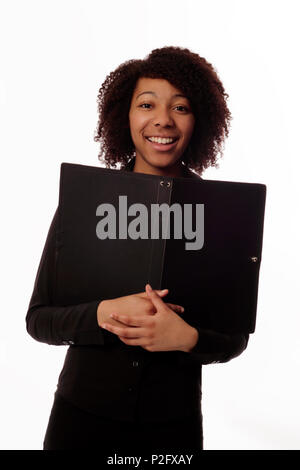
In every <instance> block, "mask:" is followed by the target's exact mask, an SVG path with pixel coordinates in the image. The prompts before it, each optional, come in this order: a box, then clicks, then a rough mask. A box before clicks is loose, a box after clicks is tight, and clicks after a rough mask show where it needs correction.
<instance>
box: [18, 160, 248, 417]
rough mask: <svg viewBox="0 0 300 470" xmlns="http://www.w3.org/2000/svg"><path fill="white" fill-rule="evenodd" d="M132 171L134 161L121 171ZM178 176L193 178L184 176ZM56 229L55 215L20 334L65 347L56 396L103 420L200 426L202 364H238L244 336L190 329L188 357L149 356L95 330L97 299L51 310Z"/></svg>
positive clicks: (245, 340)
mask: <svg viewBox="0 0 300 470" xmlns="http://www.w3.org/2000/svg"><path fill="white" fill-rule="evenodd" d="M133 167H134V159H133V160H131V162H129V164H128V165H127V166H126V167H125V171H132V170H133ZM184 174H185V176H186V177H190V178H199V176H198V175H196V174H195V173H193V172H191V171H190V170H188V169H187V168H185V170H184ZM57 223H58V220H57V210H56V212H55V214H54V217H53V220H52V223H51V226H50V229H49V232H48V236H47V239H46V243H45V247H44V250H43V253H42V257H41V260H40V264H39V267H38V271H37V275H36V279H35V283H34V288H33V293H32V296H31V299H30V303H29V307H28V312H27V315H26V327H27V331H28V333H29V334H30V335H31V336H32V337H33V338H34V339H36V340H37V341H41V342H43V343H47V344H50V345H69V348H68V350H67V354H66V357H65V361H64V365H63V369H62V371H61V373H60V375H59V379H58V384H57V390H56V393H58V394H60V395H62V396H63V397H64V398H65V399H66V400H68V401H69V402H70V403H73V404H74V405H76V406H78V407H79V408H81V409H83V410H85V411H88V412H91V413H93V414H95V415H98V416H102V417H108V418H111V419H118V420H125V421H133V420H135V419H138V420H140V421H143V422H150V421H151V422H154V421H155V422H163V421H171V420H178V419H181V418H189V417H192V416H195V414H196V415H198V416H199V418H200V419H201V418H202V414H201V366H202V364H209V363H212V362H227V361H229V360H230V359H232V358H234V357H236V356H238V355H239V354H241V352H242V351H243V350H244V349H245V348H246V346H247V343H248V339H249V335H247V334H236V335H227V334H221V333H217V332H214V331H210V330H203V329H201V328H200V327H199V326H197V324H193V326H194V327H196V328H197V330H198V333H199V339H198V342H197V344H196V345H195V347H194V348H193V350H192V351H191V352H189V353H186V352H182V351H163V352H160V351H159V352H158V351H157V352H150V351H147V350H145V349H143V348H142V347H140V346H129V345H126V344H124V343H122V341H120V340H119V338H118V337H117V336H116V335H114V334H112V333H110V332H109V331H107V330H104V329H102V328H101V327H99V325H98V322H97V307H98V304H99V302H101V301H102V300H104V299H103V298H102V297H101V292H99V299H97V300H93V301H91V302H88V303H84V304H79V305H70V306H57V305H53V296H52V286H53V284H54V275H55V270H56V261H57V255H58V253H59V250H60V242H59V236H58V233H57ZM103 269H105V266H103ZM165 287H166V288H167V287H168V286H165ZM166 301H167V297H166ZM183 318H184V316H183Z"/></svg>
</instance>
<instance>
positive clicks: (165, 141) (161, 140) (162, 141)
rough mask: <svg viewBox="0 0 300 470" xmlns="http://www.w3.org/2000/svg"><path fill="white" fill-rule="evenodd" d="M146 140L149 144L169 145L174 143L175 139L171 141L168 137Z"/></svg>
mask: <svg viewBox="0 0 300 470" xmlns="http://www.w3.org/2000/svg"><path fill="white" fill-rule="evenodd" d="M147 138H148V140H150V141H151V142H155V143H157V144H171V143H172V142H174V140H175V139H171V138H170V137H163V138H161V137H147Z"/></svg>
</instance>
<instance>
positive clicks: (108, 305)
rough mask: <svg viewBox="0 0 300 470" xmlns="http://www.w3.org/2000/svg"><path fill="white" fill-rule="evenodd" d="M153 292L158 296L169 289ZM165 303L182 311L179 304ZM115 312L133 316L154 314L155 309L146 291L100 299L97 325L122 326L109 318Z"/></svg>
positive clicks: (174, 309)
mask: <svg viewBox="0 0 300 470" xmlns="http://www.w3.org/2000/svg"><path fill="white" fill-rule="evenodd" d="M155 292H156V293H157V295H158V296H159V297H164V296H166V295H167V294H168V292H169V291H168V289H163V290H156V291H155ZM166 305H168V306H169V308H170V309H172V310H173V311H174V312H178V313H182V312H183V311H184V308H183V307H181V306H180V305H175V304H170V303H167V304H166ZM116 312H117V313H118V314H120V315H126V316H127V317H133V316H137V315H154V314H155V312H156V309H155V307H154V305H153V303H152V302H151V300H150V298H149V296H148V295H147V293H146V292H139V293H137V294H132V295H126V296H124V297H117V298H116V299H110V300H102V302H100V303H99V305H98V309H97V320H98V325H99V326H102V325H103V324H104V323H106V324H110V325H115V326H123V324H122V323H120V322H119V321H117V320H113V319H112V318H111V316H110V315H111V314H112V313H116Z"/></svg>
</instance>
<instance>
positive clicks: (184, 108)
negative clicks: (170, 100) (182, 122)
mask: <svg viewBox="0 0 300 470" xmlns="http://www.w3.org/2000/svg"><path fill="white" fill-rule="evenodd" d="M176 108H181V109H180V110H179V111H188V108H186V107H185V106H181V105H178V106H176Z"/></svg>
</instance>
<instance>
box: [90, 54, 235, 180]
mask: <svg viewBox="0 0 300 470" xmlns="http://www.w3.org/2000/svg"><path fill="white" fill-rule="evenodd" d="M141 77H145V78H161V79H165V80H168V82H169V83H171V84H172V85H173V86H174V87H176V88H178V89H179V90H181V91H182V92H183V93H184V94H185V95H186V96H187V98H188V99H189V101H190V104H191V107H192V111H193V114H194V116H195V126H194V131H193V135H192V137H191V139H190V142H189V145H188V147H187V148H186V151H185V152H184V154H183V156H182V157H181V160H182V162H183V163H184V164H185V165H186V166H187V167H188V168H190V169H192V170H195V171H196V172H197V173H199V174H201V173H202V172H203V170H204V169H206V168H208V167H209V166H218V165H217V157H218V154H219V153H220V155H221V156H223V144H224V140H225V137H228V132H229V126H230V120H231V113H230V111H229V109H228V107H227V103H226V100H227V98H228V95H227V93H225V90H224V87H223V84H222V83H221V81H220V79H219V77H218V75H217V72H216V71H215V69H214V68H213V66H212V65H211V64H210V63H208V62H207V61H206V59H204V58H203V57H200V56H199V55H198V54H195V53H194V52H191V51H190V50H189V49H186V48H185V49H184V48H181V47H173V46H170V47H163V48H160V49H154V50H153V51H152V52H151V53H150V54H149V55H148V56H147V57H146V58H145V59H144V60H134V59H133V60H129V61H126V62H124V63H123V64H121V65H119V67H118V68H117V69H116V70H114V71H113V72H111V73H110V74H109V75H108V76H107V77H106V79H105V81H104V82H103V84H102V86H101V88H100V90H99V92H98V97H97V103H98V113H99V121H98V124H97V130H96V132H95V136H94V140H95V142H100V143H101V150H100V153H99V155H98V159H99V160H100V161H102V162H103V163H104V164H105V166H106V167H116V164H117V163H121V168H123V167H124V166H125V165H126V164H127V163H128V161H129V160H130V159H131V158H132V157H134V155H135V147H134V144H133V141H132V138H131V134H130V126H129V110H130V103H131V99H132V95H133V92H134V89H135V86H136V82H137V81H138V79H139V78H141Z"/></svg>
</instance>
